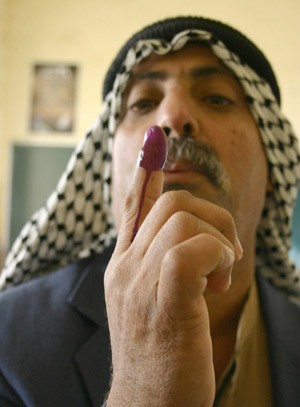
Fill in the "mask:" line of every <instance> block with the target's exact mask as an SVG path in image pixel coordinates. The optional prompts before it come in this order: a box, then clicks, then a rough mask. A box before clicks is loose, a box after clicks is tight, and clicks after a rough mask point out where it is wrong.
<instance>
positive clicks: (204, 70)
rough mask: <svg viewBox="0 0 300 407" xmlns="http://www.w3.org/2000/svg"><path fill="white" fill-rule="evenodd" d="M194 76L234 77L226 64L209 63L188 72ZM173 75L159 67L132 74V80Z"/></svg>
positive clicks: (160, 78)
mask: <svg viewBox="0 0 300 407" xmlns="http://www.w3.org/2000/svg"><path fill="white" fill-rule="evenodd" d="M188 74H189V75H190V76H191V77H192V78H195V79H197V78H201V77H209V76H213V75H226V76H231V77H234V75H233V73H232V72H231V71H230V69H228V68H226V67H225V66H220V65H209V66H196V67H194V68H192V69H191V70H190V72H189V73H188ZM170 76H172V74H171V73H169V72H168V71H165V70H163V69H162V70H159V69H157V70H156V69H152V70H149V71H145V72H139V73H137V74H135V75H133V76H132V78H131V81H132V82H133V83H136V82H140V81H147V80H153V81H163V80H166V79H168V78H169V77H170Z"/></svg>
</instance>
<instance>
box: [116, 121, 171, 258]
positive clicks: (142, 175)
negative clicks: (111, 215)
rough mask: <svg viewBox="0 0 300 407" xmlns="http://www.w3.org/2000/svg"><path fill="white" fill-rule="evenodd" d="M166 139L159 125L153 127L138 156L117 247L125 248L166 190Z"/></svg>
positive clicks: (146, 135)
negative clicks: (164, 169) (164, 171)
mask: <svg viewBox="0 0 300 407" xmlns="http://www.w3.org/2000/svg"><path fill="white" fill-rule="evenodd" d="M166 157H167V138H166V135H165V133H164V131H163V130H162V129H161V128H160V127H159V126H153V127H150V128H149V129H148V130H147V132H146V134H145V138H144V144H143V146H142V149H141V151H140V154H139V157H138V163H137V164H138V165H137V168H136V170H135V173H134V176H133V180H132V183H131V186H130V189H129V193H128V194H127V196H126V199H125V203H124V212H123V218H122V223H121V227H120V232H119V237H118V242H117V247H116V249H117V250H120V251H125V250H127V248H128V247H129V246H130V244H131V243H132V241H133V240H134V238H135V236H136V234H137V232H138V230H139V228H140V226H141V224H142V223H143V221H144V219H145V218H146V216H147V215H148V213H149V212H150V210H151V208H152V206H153V205H154V203H155V202H156V200H157V199H158V198H159V197H160V196H161V194H162V190H163V181H164V179H163V177H164V175H163V171H162V169H163V167H164V164H165V161H166Z"/></svg>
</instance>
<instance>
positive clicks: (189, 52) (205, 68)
mask: <svg viewBox="0 0 300 407" xmlns="http://www.w3.org/2000/svg"><path fill="white" fill-rule="evenodd" d="M172 74H174V75H180V74H187V75H189V76H191V77H194V78H199V77H208V76H211V75H216V74H219V75H225V76H229V77H231V78H234V79H235V81H237V79H236V77H235V75H234V73H233V72H232V71H231V70H230V69H229V68H228V67H226V66H225V65H224V64H223V62H222V61H221V60H220V59H219V58H218V57H217V56H216V55H215V54H214V53H213V51H212V50H211V49H210V47H209V46H208V45H203V44H199V43H198V44H197V43H191V44H187V45H186V46H184V47H183V48H182V49H180V50H178V51H174V52H169V53H168V54H165V55H158V54H155V53H153V54H151V55H149V56H148V57H147V58H145V59H144V60H143V61H141V62H140V63H139V64H138V65H137V66H136V67H135V68H134V69H133V71H132V74H131V77H130V80H129V83H128V87H127V89H128V88H132V86H134V84H136V83H139V82H140V81H143V80H165V79H167V78H168V77H169V76H172ZM237 82H238V81H237Z"/></svg>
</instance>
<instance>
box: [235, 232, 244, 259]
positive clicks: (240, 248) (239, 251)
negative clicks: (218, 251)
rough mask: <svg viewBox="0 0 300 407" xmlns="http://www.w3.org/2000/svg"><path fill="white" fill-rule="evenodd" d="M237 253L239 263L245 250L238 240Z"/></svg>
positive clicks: (236, 244)
mask: <svg viewBox="0 0 300 407" xmlns="http://www.w3.org/2000/svg"><path fill="white" fill-rule="evenodd" d="M235 251H236V254H237V258H236V260H237V261H239V260H241V258H242V257H243V253H244V250H243V247H242V245H241V242H240V241H239V239H238V238H237V239H236V243H235Z"/></svg>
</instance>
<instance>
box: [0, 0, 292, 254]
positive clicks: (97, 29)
mask: <svg viewBox="0 0 300 407" xmlns="http://www.w3.org/2000/svg"><path fill="white" fill-rule="evenodd" d="M299 13H300V2H299V0H285V1H284V2H282V0H264V1H261V0H253V1H252V2H251V3H250V2H249V1H248V0H226V2H224V0H211V1H210V2H207V1H204V0H185V1H184V2H183V1H182V0H172V1H170V0H165V1H161V0H152V1H146V0H126V1H124V0H87V1H82V0H0V131H1V137H0V247H1V246H2V247H4V248H6V247H7V245H8V235H7V228H8V217H9V209H10V208H9V199H10V182H9V180H10V173H11V171H10V166H11V160H10V152H11V145H12V143H14V142H18V143H24V144H28V145H30V144H40V145H64V146H66V145H75V144H76V143H77V142H78V140H79V139H80V138H81V137H82V136H83V134H84V133H85V131H86V130H87V129H88V127H89V126H90V125H91V123H92V122H93V121H94V119H95V117H96V115H97V113H98V111H99V109H100V100H101V97H100V95H101V83H102V79H103V76H104V74H105V71H106V69H107V67H108V66H109V64H110V62H111V60H112V58H113V57H114V55H115V54H116V52H117V51H118V49H119V47H120V45H121V44H122V43H123V42H124V40H126V39H127V38H128V36H129V35H131V34H132V33H133V32H135V31H136V30H137V29H139V28H141V27H142V26H143V25H145V24H148V23H151V22H152V21H153V20H156V19H158V18H164V17H169V16H176V15H178V14H190V15H193V14H198V15H204V16H207V17H213V18H217V19H220V20H223V21H224V22H228V23H231V24H232V25H234V26H235V27H236V28H238V29H240V30H241V31H243V32H244V33H245V34H247V35H248V36H249V37H250V38H252V39H253V40H254V42H256V43H258V45H259V46H260V48H261V49H262V50H263V51H264V52H265V53H266V54H267V55H268V56H269V59H270V60H271V61H272V63H273V66H274V69H275V72H276V73H277V77H278V79H279V82H280V84H281V89H282V100H283V110H284V111H285V113H286V114H287V116H288V117H289V118H290V119H291V121H292V123H293V124H294V127H295V129H296V131H297V133H298V134H300V114H299V100H300V80H299V72H300V52H299V51H300V24H299ZM53 62H63V63H71V64H76V65H78V66H79V78H78V83H77V103H76V117H77V119H76V125H75V131H74V132H72V133H67V134H64V133H61V134H60V133H59V134H57V133H53V134H51V133H36V132H34V133H33V132H32V131H30V130H29V119H30V106H31V105H30V102H31V90H32V68H33V64H36V63H53ZM20 205H22V202H20Z"/></svg>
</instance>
